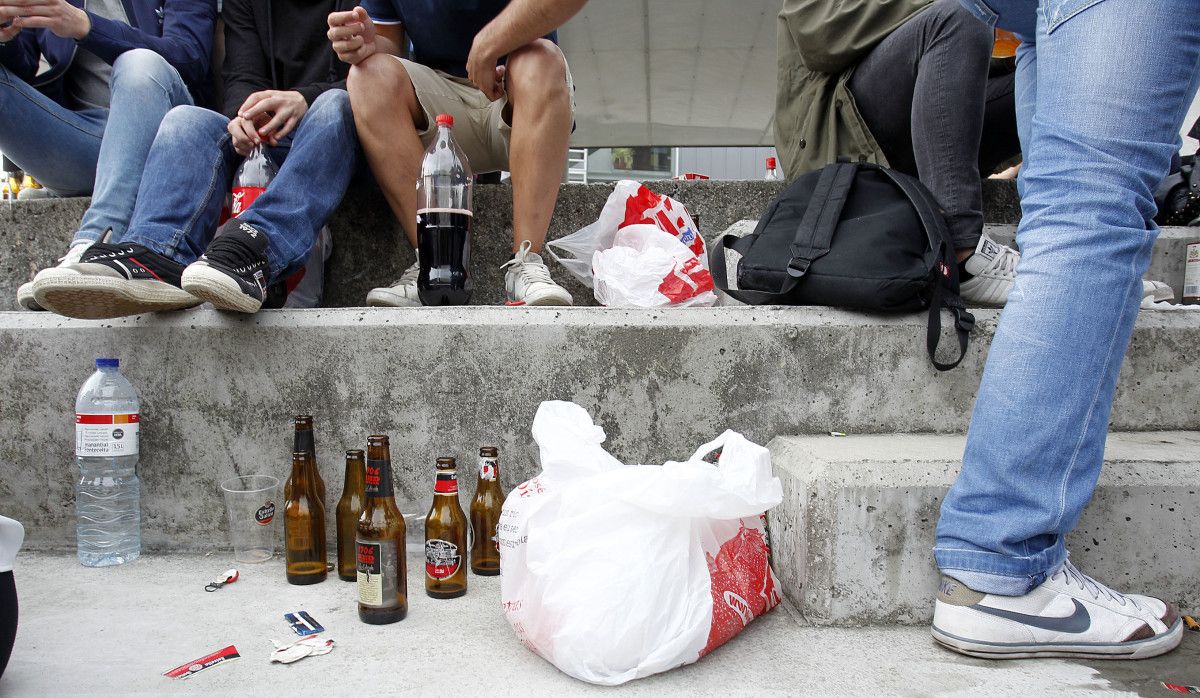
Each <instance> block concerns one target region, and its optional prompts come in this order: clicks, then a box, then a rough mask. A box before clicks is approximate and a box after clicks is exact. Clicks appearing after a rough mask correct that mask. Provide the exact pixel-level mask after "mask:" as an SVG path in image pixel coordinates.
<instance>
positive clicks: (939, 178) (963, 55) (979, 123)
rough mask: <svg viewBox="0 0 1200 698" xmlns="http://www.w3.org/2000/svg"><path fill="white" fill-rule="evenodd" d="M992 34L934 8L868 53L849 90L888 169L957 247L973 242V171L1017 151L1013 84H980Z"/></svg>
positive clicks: (976, 229) (978, 214)
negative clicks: (928, 196)
mask: <svg viewBox="0 0 1200 698" xmlns="http://www.w3.org/2000/svg"><path fill="white" fill-rule="evenodd" d="M992 43H993V34H992V30H991V29H990V28H988V27H987V25H985V24H983V23H982V22H980V21H979V20H977V19H975V17H974V16H972V15H971V13H970V12H968V11H967V10H966V9H964V8H963V7H962V6H961V5H960V4H959V2H958V0H937V1H936V2H934V3H933V4H932V5H930V6H929V7H928V8H926V9H925V10H922V11H921V12H920V13H918V14H917V15H916V16H914V17H913V18H912V19H910V20H908V21H907V22H905V23H904V24H903V25H902V26H901V27H900V28H899V29H897V30H896V31H894V32H892V33H891V34H890V35H888V37H887V38H886V39H884V40H883V41H881V42H879V45H878V46H876V47H875V48H873V49H872V50H871V52H870V53H869V54H867V57H866V58H864V59H863V60H862V61H861V62H860V63H859V64H858V67H857V68H855V69H854V75H853V76H851V78H850V91H851V93H853V95H854V101H855V103H856V104H857V105H858V111H859V113H860V114H862V116H863V118H864V119H866V122H867V126H868V127H869V128H870V129H871V135H873V136H874V137H875V140H876V142H878V143H879V146H880V148H882V149H883V154H884V155H886V156H887V159H888V162H889V163H890V164H891V166H892V167H893V168H894V169H897V170H900V171H901V172H906V173H908V174H911V175H915V176H917V177H919V178H920V179H921V182H923V183H924V184H925V186H926V187H928V188H929V190H930V191H931V192H933V195H934V197H936V198H937V200H938V202H939V203H941V205H942V206H943V207H944V208H945V209H946V214H947V221H948V223H949V226H950V236H951V238H952V239H953V240H954V246H955V247H956V248H958V249H963V248H967V247H970V248H974V247H975V244H976V243H977V242H978V241H979V236H980V235H982V234H983V192H982V190H981V188H980V184H979V180H980V173H983V174H984V175H988V174H991V173H992V172H993V171H995V169H996V168H997V167H999V166H1000V165H1001V164H1003V163H1004V162H1005V161H1007V160H1010V159H1012V158H1013V157H1015V156H1016V155H1018V154H1020V152H1021V144H1020V141H1019V140H1018V138H1017V118H1016V106H1015V102H1014V98H1013V83H1014V77H1013V74H1012V73H1011V72H1008V71H1004V70H1000V71H995V72H993V73H992V75H990V76H989V69H990V65H991V53H992Z"/></svg>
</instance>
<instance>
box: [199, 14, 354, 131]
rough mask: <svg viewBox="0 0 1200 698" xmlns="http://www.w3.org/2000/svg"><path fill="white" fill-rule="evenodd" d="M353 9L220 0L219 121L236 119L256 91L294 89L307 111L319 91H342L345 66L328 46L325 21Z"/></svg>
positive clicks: (327, 25)
mask: <svg viewBox="0 0 1200 698" xmlns="http://www.w3.org/2000/svg"><path fill="white" fill-rule="evenodd" d="M354 5H355V3H354V0H225V5H224V8H223V10H222V13H221V16H222V17H223V18H224V20H225V63H224V65H223V66H222V69H221V75H222V78H223V81H224V84H225V97H224V102H223V105H222V109H221V111H222V112H224V114H225V116H228V117H229V118H231V119H232V118H233V117H235V116H237V112H238V109H239V108H240V107H241V106H242V104H243V103H245V101H246V98H247V97H249V96H250V95H252V94H254V93H255V92H259V91H261V90H295V91H296V92H299V93H300V94H302V95H304V101H306V102H308V104H309V106H312V103H313V100H315V99H316V98H317V97H318V96H319V95H320V94H321V93H322V92H325V91H326V90H332V89H345V87H346V74H347V73H348V72H349V70H350V66H348V65H346V64H345V63H342V62H341V61H339V60H338V59H337V54H335V53H334V52H333V48H332V47H331V46H330V45H329V39H328V38H327V36H326V34H327V33H328V31H329V23H328V21H327V19H328V17H329V14H330V13H331V12H340V11H344V10H349V9H353V8H354Z"/></svg>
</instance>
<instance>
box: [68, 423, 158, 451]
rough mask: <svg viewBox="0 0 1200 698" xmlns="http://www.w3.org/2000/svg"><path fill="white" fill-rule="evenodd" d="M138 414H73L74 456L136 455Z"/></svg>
mask: <svg viewBox="0 0 1200 698" xmlns="http://www.w3.org/2000/svg"><path fill="white" fill-rule="evenodd" d="M141 422H142V416H141V415H140V414H137V413H134V414H78V413H76V415H75V455H77V456H84V457H93V456H95V457H100V458H109V457H112V456H136V455H137V454H138V432H139V431H140V429H141Z"/></svg>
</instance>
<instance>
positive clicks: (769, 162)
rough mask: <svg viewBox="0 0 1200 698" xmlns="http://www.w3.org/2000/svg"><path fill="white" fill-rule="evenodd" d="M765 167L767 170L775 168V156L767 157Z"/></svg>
mask: <svg viewBox="0 0 1200 698" xmlns="http://www.w3.org/2000/svg"><path fill="white" fill-rule="evenodd" d="M767 169H768V170H773V169H775V158H767Z"/></svg>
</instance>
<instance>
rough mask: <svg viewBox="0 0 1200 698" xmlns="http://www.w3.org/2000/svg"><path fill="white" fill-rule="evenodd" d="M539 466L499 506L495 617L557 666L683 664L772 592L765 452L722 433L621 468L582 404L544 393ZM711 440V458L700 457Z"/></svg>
mask: <svg viewBox="0 0 1200 698" xmlns="http://www.w3.org/2000/svg"><path fill="white" fill-rule="evenodd" d="M533 435H534V438H535V439H536V440H537V442H538V445H539V447H540V450H541V460H542V473H541V474H540V475H539V476H537V477H535V478H533V479H532V480H529V481H528V482H525V483H524V484H522V485H520V486H519V487H517V488H516V489H514V490H513V491H512V492H511V493H510V494H509V496H508V498H507V500H506V501H505V503H504V511H503V513H502V515H501V518H500V525H499V526H498V529H499V545H500V569H501V578H500V586H501V596H502V600H503V606H504V614H505V617H506V618H507V619H508V621H509V623H510V624H511V625H512V627H513V630H514V631H516V633H517V637H518V638H519V639H520V640H521V642H522V643H523V644H524V645H525V646H526V647H528V648H529V649H531V650H533V651H534V652H536V653H537V654H539V655H541V656H542V657H543V658H545V659H546V660H547V661H549V662H551V663H552V664H554V665H555V666H556V667H558V668H559V669H560V670H562V671H563V672H564V673H566V674H568V675H570V676H573V677H575V678H577V679H581V680H583V681H587V682H590V683H596V684H604V685H617V684H621V683H625V682H627V681H630V680H632V679H636V678H642V677H645V676H650V675H652V674H657V673H660V672H663V671H667V670H669V669H673V668H675V667H677V666H681V665H684V664H690V663H692V662H695V661H696V660H698V659H700V658H701V657H703V656H704V655H706V654H708V653H709V652H711V651H712V650H714V649H716V648H717V647H719V646H720V645H722V644H724V643H725V642H727V641H729V640H730V639H731V638H732V637H733V636H735V635H737V634H738V633H739V632H741V631H742V629H743V628H745V627H746V625H748V624H749V623H750V621H752V620H753V619H754V618H756V617H758V616H760V615H763V614H764V613H766V612H767V611H769V610H771V609H772V608H774V607H775V606H777V605H778V604H779V602H780V599H781V596H780V593H781V592H780V589H779V583H778V581H777V580H776V578H775V575H774V573H773V572H772V571H771V567H770V563H769V560H770V547H769V545H768V542H767V535H766V530H765V529H764V526H763V516H762V515H763V513H764V512H765V511H767V510H768V509H770V508H771V507H774V506H775V505H777V504H779V502H780V501H781V500H782V499H783V490H782V487H781V485H780V482H779V479H778V478H776V477H774V476H773V475H772V474H771V457H770V453H769V452H768V451H767V450H766V449H765V448H763V447H762V446H759V445H757V444H754V443H751V442H750V441H747V440H746V439H745V438H744V437H743V436H742V435H740V434H738V433H736V432H732V431H727V432H725V433H724V434H722V435H721V436H720V437H719V438H717V439H716V440H715V441H713V442H712V443H709V444H705V445H704V446H702V447H700V449H699V450H697V452H696V453H695V455H693V456H692V457H691V458H690V459H688V460H687V461H686V462H682V463H679V462H674V461H670V462H667V463H666V464H664V465H661V466H657V465H628V466H627V465H624V464H622V463H621V462H620V461H618V460H616V459H615V458H613V457H612V456H611V455H609V454H608V452H606V451H605V450H604V449H603V447H602V446H601V444H602V443H603V442H604V439H605V434H604V430H603V429H601V428H600V427H598V426H596V425H595V424H594V423H593V422H592V420H591V418H590V417H589V416H588V414H587V412H586V411H584V410H583V408H581V407H579V406H578V405H575V404H573V403H569V402H544V403H542V405H541V406H540V407H539V408H538V412H537V416H536V417H535V419H534V423H533ZM718 449H719V453H720V455H719V458H718V460H717V462H716V464H715V465H714V464H712V463H709V462H705V461H704V460H703V459H704V457H705V455H706V454H710V453H712V452H714V451H717V450H718Z"/></svg>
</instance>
